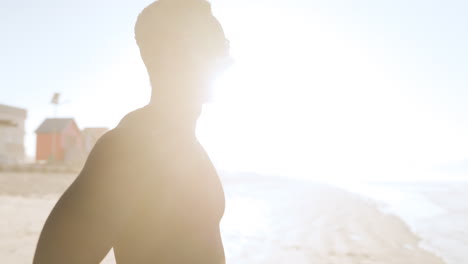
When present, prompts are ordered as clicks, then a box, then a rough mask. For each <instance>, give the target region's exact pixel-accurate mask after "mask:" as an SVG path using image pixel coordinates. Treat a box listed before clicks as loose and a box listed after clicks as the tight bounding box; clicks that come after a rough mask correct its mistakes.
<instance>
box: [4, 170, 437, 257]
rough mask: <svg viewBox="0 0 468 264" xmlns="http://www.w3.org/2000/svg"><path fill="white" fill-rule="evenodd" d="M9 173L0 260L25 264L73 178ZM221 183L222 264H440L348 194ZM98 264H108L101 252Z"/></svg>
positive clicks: (293, 184)
mask: <svg viewBox="0 0 468 264" xmlns="http://www.w3.org/2000/svg"><path fill="white" fill-rule="evenodd" d="M14 176H18V177H17V178H15V179H12V178H10V177H12V175H10V176H6V175H4V174H3V175H2V174H1V173H0V183H1V184H0V186H1V185H3V186H2V187H0V214H1V215H2V216H6V221H4V224H3V225H0V245H1V246H0V259H2V260H4V261H5V262H6V263H12V264H15V263H30V261H31V258H32V255H33V253H34V252H33V251H34V248H35V243H36V240H37V238H38V235H39V232H40V230H41V228H42V224H43V222H44V220H45V218H46V217H47V215H48V213H49V212H50V210H51V209H52V207H53V205H54V204H55V202H56V199H58V197H59V195H60V194H61V193H62V192H63V191H64V190H65V188H66V187H67V186H68V185H69V184H70V183H71V182H72V181H73V178H74V176H73V175H64V176H59V175H53V176H50V175H32V176H31V175H21V176H19V175H14ZM5 177H9V179H5ZM222 181H223V184H224V187H225V192H226V202H227V207H226V212H225V216H224V218H223V220H222V223H221V229H222V234H223V241H224V244H225V250H226V257H227V263H238V262H242V263H246V264H247V263H248V264H250V263H252V264H253V263H285V264H286V263H297V264H301V263H304V264H305V263H333V264H342V263H343V264H344V263H369V264H384V263H385V264H405V263H425V264H445V263H444V262H443V261H442V260H441V259H440V258H439V257H437V256H435V255H434V254H432V253H431V252H429V251H427V250H424V249H422V248H420V246H419V243H420V241H421V239H420V238H419V236H417V235H416V234H415V233H414V232H412V231H411V230H410V228H409V227H408V225H407V224H406V223H405V222H404V221H403V220H401V219H400V218H398V217H397V216H394V215H389V214H385V213H383V212H381V211H380V210H379V208H378V206H377V204H376V203H375V202H372V201H368V200H365V199H363V198H362V197H360V196H359V195H357V194H353V193H351V192H349V191H346V190H342V189H339V188H336V187H333V186H331V185H327V184H321V183H302V182H300V181H296V180H288V179H284V180H283V179H278V178H247V179H246V178H243V177H240V178H225V177H223V178H222ZM8 182H10V184H9V187H5V185H4V184H5V183H8ZM34 184H36V185H35V187H33V186H34ZM10 187H11V188H15V190H9V191H7V190H5V189H8V188H10ZM31 188H32V189H31ZM102 263H106V264H107V263H108V264H111V263H115V262H114V261H113V257H112V256H110V255H109V256H108V257H107V258H106V260H105V261H104V262H102Z"/></svg>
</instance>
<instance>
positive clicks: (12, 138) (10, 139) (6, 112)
mask: <svg viewBox="0 0 468 264" xmlns="http://www.w3.org/2000/svg"><path fill="white" fill-rule="evenodd" d="M26 115H27V112H26V110H24V109H20V108H16V107H10V106H6V105H0V120H1V121H7V122H8V124H5V123H2V124H0V164H15V163H21V162H24V160H25V151H24V135H25V129H24V123H25V121H26Z"/></svg>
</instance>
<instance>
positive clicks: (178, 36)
mask: <svg viewBox="0 0 468 264" xmlns="http://www.w3.org/2000/svg"><path fill="white" fill-rule="evenodd" d="M135 39H136V42H137V44H138V46H139V48H140V52H141V55H142V57H143V61H144V62H145V64H146V65H147V66H148V60H158V55H160V54H171V52H181V51H182V52H185V51H188V52H195V53H197V54H198V55H199V56H205V57H207V58H210V57H213V58H216V57H221V56H228V53H229V44H228V41H227V40H226V37H225V35H224V31H223V29H222V27H221V25H220V23H219V22H218V20H217V19H216V18H215V17H214V16H213V14H212V12H211V5H210V4H209V3H208V2H207V1H205V0H159V1H156V2H154V3H152V4H151V5H149V6H148V7H146V8H145V9H144V10H143V11H142V12H141V13H140V15H139V16H138V19H137V22H136V25H135ZM148 57H150V58H148Z"/></svg>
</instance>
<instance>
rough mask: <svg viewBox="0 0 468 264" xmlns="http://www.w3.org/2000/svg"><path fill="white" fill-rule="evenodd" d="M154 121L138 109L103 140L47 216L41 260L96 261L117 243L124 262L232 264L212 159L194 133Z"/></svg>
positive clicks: (219, 191) (61, 261) (38, 257)
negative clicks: (224, 243)
mask: <svg viewBox="0 0 468 264" xmlns="http://www.w3.org/2000/svg"><path fill="white" fill-rule="evenodd" d="M150 122H151V115H148V113H146V112H145V111H144V110H138V111H136V112H134V113H131V114H130V115H129V116H128V117H127V118H125V119H124V120H123V121H122V122H121V124H119V126H118V127H117V128H115V129H114V130H112V131H110V132H109V133H107V134H106V135H104V136H103V138H102V139H101V140H99V142H98V143H97V144H96V146H95V148H94V149H93V151H92V152H91V154H90V157H89V158H88V161H87V162H86V164H85V167H84V168H83V170H82V172H81V173H80V175H79V176H78V178H77V179H76V181H75V182H74V183H73V184H72V185H71V186H70V188H69V189H68V190H67V191H66V192H65V194H64V195H63V196H62V198H61V199H60V201H59V202H58V203H57V205H56V207H55V208H54V211H53V212H52V213H51V215H50V217H49V219H48V220H47V223H46V225H45V227H44V230H43V235H41V239H40V241H39V244H38V252H41V254H42V255H36V258H35V263H45V262H41V259H44V260H45V259H47V261H48V262H47V263H96V262H98V261H100V260H101V259H102V258H103V257H104V256H105V255H106V254H107V252H108V251H109V250H110V248H112V247H114V252H115V255H116V260H117V263H119V264H121V263H123V264H126V263H174V264H175V263H216V264H219V263H224V250H223V246H222V241H221V237H220V232H219V221H220V219H221V217H222V215H223V212H224V194H223V190H222V187H221V184H220V181H219V178H218V176H217V174H216V172H215V170H214V168H213V166H212V164H211V162H210V161H209V159H208V157H207V155H206V153H205V152H204V150H203V148H202V147H201V146H200V144H199V143H198V142H197V141H196V139H195V137H194V136H191V135H190V134H184V133H183V131H182V132H181V131H177V130H175V131H173V130H171V128H168V129H167V127H166V128H161V127H157V125H155V126H154V127H153V128H151V126H150V125H151V124H152V123H150ZM41 245H47V247H51V246H52V247H53V249H52V248H51V249H49V250H48V249H42V250H39V249H41ZM47 254H53V255H54V257H53V258H50V257H49V256H47Z"/></svg>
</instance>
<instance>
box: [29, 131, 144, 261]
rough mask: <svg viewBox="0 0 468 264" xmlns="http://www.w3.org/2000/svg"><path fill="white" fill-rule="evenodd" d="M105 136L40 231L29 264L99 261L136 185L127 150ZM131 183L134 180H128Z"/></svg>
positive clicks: (121, 221)
mask: <svg viewBox="0 0 468 264" xmlns="http://www.w3.org/2000/svg"><path fill="white" fill-rule="evenodd" d="M115 133H116V132H114V131H111V132H109V133H108V134H106V135H104V136H103V138H101V140H99V142H98V143H97V144H96V146H95V147H94V149H93V151H92V152H91V154H90V155H89V157H88V160H87V161H86V164H85V166H84V168H83V170H82V171H81V173H80V174H79V176H78V177H77V179H76V180H75V181H74V182H73V184H72V185H71V186H70V187H69V188H68V189H67V191H66V192H65V193H64V194H63V195H62V197H61V198H60V199H59V201H58V202H57V204H56V205H55V207H54V209H53V210H52V212H51V214H50V215H49V217H48V219H47V221H46V223H45V225H44V228H43V230H42V233H41V236H40V238H39V242H38V245H37V248H36V253H35V256H34V261H33V263H34V264H55V263H57V264H58V263H60V264H62V263H87V264H88V263H99V262H100V261H101V260H102V259H103V258H104V257H105V256H106V254H107V253H108V252H109V250H110V249H111V248H112V244H113V241H114V240H115V238H116V236H117V235H118V233H119V230H120V229H121V227H122V225H123V224H124V223H125V220H126V219H127V217H128V215H129V214H130V212H131V211H132V208H133V206H134V202H135V199H136V193H137V192H136V191H135V188H136V185H137V183H136V182H134V181H136V180H137V179H134V178H133V177H132V176H133V175H128V174H129V173H130V172H131V171H132V170H131V166H132V165H135V164H130V163H131V161H130V160H128V158H127V157H130V155H131V154H132V153H129V152H131V151H129V149H126V148H125V147H123V144H121V143H120V141H121V140H122V139H121V138H120V140H117V138H116V137H117V135H116V134H115ZM132 181H133V182H132Z"/></svg>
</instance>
